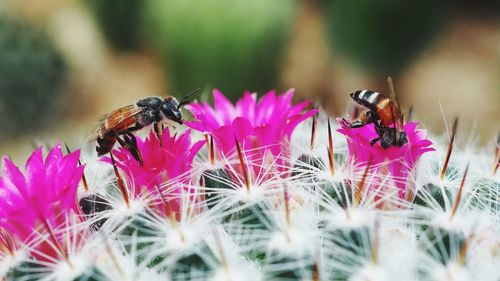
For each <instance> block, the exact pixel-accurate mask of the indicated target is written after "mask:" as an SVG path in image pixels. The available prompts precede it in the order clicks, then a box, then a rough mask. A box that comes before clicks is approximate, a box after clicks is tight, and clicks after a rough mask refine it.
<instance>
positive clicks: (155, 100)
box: [90, 88, 200, 166]
mask: <svg viewBox="0 0 500 281" xmlns="http://www.w3.org/2000/svg"><path fill="white" fill-rule="evenodd" d="M198 91H200V89H199V88H198V89H196V90H194V91H192V92H191V93H189V94H187V95H186V96H184V98H183V99H182V100H181V101H180V102H178V101H177V99H176V98H174V97H172V96H167V97H166V98H163V99H162V98H159V97H148V98H145V99H141V100H139V101H137V103H136V104H135V105H127V106H124V107H121V108H118V109H116V110H114V111H112V112H111V113H109V114H108V115H106V116H104V118H102V119H101V121H100V122H99V125H98V126H97V129H96V130H95V133H94V136H93V137H91V139H90V141H94V140H95V141H97V145H96V151H97V155H98V156H101V155H104V154H106V153H109V152H110V151H111V150H112V149H113V146H114V145H115V143H116V142H117V141H118V143H119V144H120V145H121V146H122V147H123V148H125V149H126V150H128V151H129V152H130V153H131V154H132V156H133V157H134V158H135V159H136V160H137V161H138V162H139V163H140V165H141V166H142V165H143V160H142V156H141V153H140V151H139V149H138V147H137V140H136V139H135V136H134V134H133V132H134V131H137V130H140V129H142V128H144V127H147V126H149V125H151V124H153V127H154V130H155V133H156V136H157V137H158V138H159V139H160V141H161V138H160V130H161V129H162V128H160V126H161V125H163V122H167V123H169V121H172V123H173V122H175V123H178V124H181V125H182V124H183V123H184V119H183V117H182V112H181V108H182V106H184V105H186V104H188V103H189V98H190V97H191V96H192V95H194V94H196V93H197V92H198ZM160 144H161V142H160Z"/></svg>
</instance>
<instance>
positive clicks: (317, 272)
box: [312, 261, 320, 281]
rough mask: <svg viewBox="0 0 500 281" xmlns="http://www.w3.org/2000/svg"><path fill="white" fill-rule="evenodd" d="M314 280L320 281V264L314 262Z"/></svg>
mask: <svg viewBox="0 0 500 281" xmlns="http://www.w3.org/2000/svg"><path fill="white" fill-rule="evenodd" d="M312 280H313V281H319V280H320V279H319V266H318V262H317V261H316V262H314V264H313V266H312Z"/></svg>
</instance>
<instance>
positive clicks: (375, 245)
mask: <svg viewBox="0 0 500 281" xmlns="http://www.w3.org/2000/svg"><path fill="white" fill-rule="evenodd" d="M379 232H380V223H379V220H378V218H377V220H376V221H375V229H374V230H373V245H372V252H371V259H372V263H373V264H377V263H378V250H379V243H380V241H379V240H380V233H379Z"/></svg>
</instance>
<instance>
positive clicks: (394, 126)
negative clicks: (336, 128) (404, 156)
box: [350, 90, 408, 148]
mask: <svg viewBox="0 0 500 281" xmlns="http://www.w3.org/2000/svg"><path fill="white" fill-rule="evenodd" d="M350 96H351V98H352V99H353V100H354V101H355V102H356V103H357V104H359V105H361V106H363V107H365V108H367V109H368V110H367V111H364V112H362V113H361V114H360V116H359V119H358V120H357V121H355V122H353V123H351V124H350V127H351V128H357V127H362V126H364V125H366V124H368V123H374V125H375V129H376V130H377V133H378V135H379V137H378V138H376V139H373V140H372V141H371V144H372V145H373V144H375V143H376V142H377V141H380V144H381V145H382V147H383V148H389V147H391V146H403V145H404V144H406V143H407V142H408V139H407V136H406V133H405V132H404V131H402V129H401V126H402V117H403V116H402V114H401V112H400V110H399V106H398V105H397V104H396V102H395V101H394V100H391V99H390V98H389V97H386V96H385V95H383V94H381V93H379V92H375V91H371V90H359V91H355V92H352V93H351V94H350Z"/></svg>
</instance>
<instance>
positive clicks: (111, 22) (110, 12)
mask: <svg viewBox="0 0 500 281" xmlns="http://www.w3.org/2000/svg"><path fill="white" fill-rule="evenodd" d="M86 4H88V6H89V8H90V11H91V12H92V13H93V15H94V18H95V20H96V22H97V23H98V25H99V27H100V29H101V32H102V33H103V35H104V38H105V39H106V40H107V41H108V43H109V44H110V45H111V46H112V47H114V48H115V49H118V50H122V51H133V50H135V49H137V48H139V47H140V45H141V39H142V38H141V37H142V22H143V19H142V15H143V10H144V6H145V1H141V0H125V1H124V0H118V1H113V0H107V1H100V0H90V1H86Z"/></svg>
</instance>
